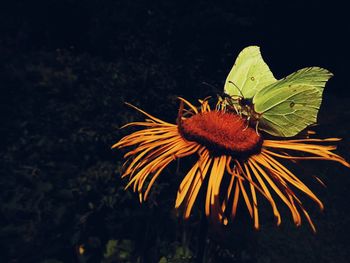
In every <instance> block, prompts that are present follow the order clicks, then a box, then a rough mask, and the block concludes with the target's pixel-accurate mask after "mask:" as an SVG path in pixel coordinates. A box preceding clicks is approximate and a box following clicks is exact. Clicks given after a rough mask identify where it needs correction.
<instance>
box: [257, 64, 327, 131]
mask: <svg viewBox="0 0 350 263" xmlns="http://www.w3.org/2000/svg"><path fill="white" fill-rule="evenodd" d="M330 77H332V73H330V72H329V71H328V70H325V69H322V68H318V67H311V68H304V69H301V70H299V71H297V72H295V73H293V74H291V75H289V76H287V77H286V78H284V79H281V80H279V81H277V82H275V83H273V84H271V85H268V86H267V87H265V88H263V89H261V90H260V91H259V92H257V93H256V94H255V96H254V98H253V104H254V110H255V111H256V112H257V113H258V114H260V115H261V116H260V119H259V123H260V124H259V128H260V129H261V130H264V131H266V132H267V133H269V134H271V135H275V136H283V137H291V136H294V135H296V134H298V133H299V132H301V131H302V130H303V129H305V128H306V127H307V126H309V125H311V124H314V123H316V120H317V114H318V110H319V108H320V105H321V102H322V94H323V88H324V86H325V84H326V82H327V80H328V79H329V78H330Z"/></svg>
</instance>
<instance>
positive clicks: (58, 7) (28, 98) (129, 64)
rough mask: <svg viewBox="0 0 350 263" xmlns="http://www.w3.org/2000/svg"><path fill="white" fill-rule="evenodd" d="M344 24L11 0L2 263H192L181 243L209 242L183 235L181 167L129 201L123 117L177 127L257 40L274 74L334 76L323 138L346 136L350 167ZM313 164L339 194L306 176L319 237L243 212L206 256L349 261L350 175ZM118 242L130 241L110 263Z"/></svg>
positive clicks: (306, 8) (299, 16)
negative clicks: (150, 117) (313, 70)
mask: <svg viewBox="0 0 350 263" xmlns="http://www.w3.org/2000/svg"><path fill="white" fill-rule="evenodd" d="M348 17H349V13H348V9H347V8H346V7H345V4H342V3H338V2H337V1H325V2H322V1H273V0H264V1H258V0H247V1H243V0H235V1H228V0H227V1H220V2H219V1H218V2H214V1H205V0H202V1H200V0H195V1H170V0H163V1H141V0H136V1H112V0H105V1H97V0H86V1H73V0H60V1H54V0H51V1H48V0H46V1H42V0H37V1H24V0H22V1H21V0H16V1H3V2H2V3H1V4H0V32H1V33H0V89H1V99H0V100H1V101H0V114H1V126H0V134H1V141H0V155H1V156H0V158H1V161H0V163H1V167H0V169H1V170H0V171H1V177H0V186H1V191H0V198H1V200H0V201H1V210H0V227H1V228H0V231H1V232H0V245H1V246H0V247H1V249H2V251H1V257H0V258H3V261H2V262H137V258H139V260H140V261H139V262H159V260H160V259H161V257H163V256H165V257H168V260H169V261H168V262H194V261H193V259H190V258H189V257H187V258H186V257H185V256H183V255H182V254H181V253H180V252H179V251H178V250H177V249H178V248H179V247H184V246H187V247H189V249H190V250H191V251H192V252H193V251H196V245H194V244H197V243H200V240H199V239H200V238H199V237H198V236H197V235H196V234H195V233H196V232H195V231H197V230H196V229H198V228H199V226H198V224H197V223H198V222H197V221H196V220H193V222H190V223H188V224H189V225H188V226H184V225H183V223H182V222H181V220H180V222H179V221H178V220H177V219H176V217H175V216H174V214H173V213H172V207H173V202H174V199H175V194H176V187H177V185H178V183H179V181H178V180H176V179H174V178H172V177H171V174H172V173H171V171H172V170H171V167H170V169H169V171H166V172H165V174H164V176H163V179H161V180H160V181H159V183H158V185H157V186H156V187H155V188H156V189H155V191H154V193H153V195H152V196H151V200H150V201H149V202H148V203H146V204H143V205H142V206H140V205H139V204H138V203H137V195H136V194H131V191H130V190H129V191H126V192H124V190H123V187H124V186H125V182H124V181H122V180H120V179H119V177H120V174H119V173H120V165H121V162H122V156H121V154H120V153H118V152H115V151H114V152H113V151H111V150H110V146H111V145H112V144H113V143H114V142H116V141H117V140H119V139H120V138H121V136H122V135H124V134H126V131H121V130H119V129H118V128H119V127H120V126H121V125H122V124H125V123H126V122H129V121H131V120H136V119H141V116H140V115H138V114H136V113H135V112H133V111H132V110H130V109H128V108H127V107H125V106H124V105H123V102H124V101H129V102H131V103H133V104H135V105H139V106H140V107H142V108H143V109H145V110H146V111H147V112H150V113H152V114H154V115H155V116H158V117H160V118H162V119H165V120H167V121H170V122H173V121H174V120H175V118H176V114H177V107H178V101H177V98H176V97H177V96H183V97H185V98H186V99H188V100H190V101H192V102H194V101H195V100H196V99H198V98H204V97H206V96H215V94H217V93H221V92H222V88H223V82H224V80H225V78H226V75H227V73H228V72H229V70H230V68H231V66H232V64H233V62H234V59H235V57H236V55H237V54H238V52H239V51H240V50H241V49H242V48H244V47H246V46H249V45H259V46H260V47H261V51H262V55H263V57H264V59H265V61H266V62H267V64H268V65H269V66H270V68H271V70H272V72H274V75H275V76H276V77H277V78H281V77H283V76H286V75H287V74H289V73H291V72H293V71H295V70H297V69H300V68H302V67H305V66H320V67H324V68H327V69H329V70H330V71H332V72H333V73H334V75H335V76H334V77H333V78H332V79H331V80H330V81H329V83H328V84H327V87H326V89H325V92H324V98H323V104H322V108H321V110H320V114H319V124H320V125H319V126H317V127H316V128H315V129H316V131H317V132H318V133H319V136H320V137H342V138H344V140H343V141H342V142H341V143H339V149H338V153H340V154H341V155H343V156H344V157H345V158H346V159H347V160H350V155H349V153H348V150H349V149H350V144H349V139H348V136H349V121H350V118H349V117H350V110H349V107H348V105H349V100H350V94H349V91H348V90H349V88H350V87H349V73H348V70H349V69H348V61H349V51H348V46H349V40H348V36H349V35H350V32H349V19H348ZM203 82H207V83H209V84H211V86H209V85H205V84H203ZM303 164H304V163H303ZM185 166H186V165H185ZM306 167H307V168H305V169H307V172H305V173H303V177H302V178H303V180H304V179H305V180H306V181H308V180H309V178H308V176H310V174H317V175H319V176H320V177H321V178H322V179H323V180H324V181H325V183H326V184H327V186H328V188H326V189H324V188H322V187H320V186H319V185H317V184H315V183H314V182H312V180H311V181H310V185H311V188H312V189H314V190H315V192H316V193H317V194H318V195H319V196H320V198H321V199H322V200H323V201H324V203H325V206H326V209H325V211H324V212H323V213H320V212H319V211H318V210H317V208H316V207H315V205H314V204H310V205H309V206H307V207H308V209H309V211H310V213H311V215H312V217H313V218H314V221H315V223H316V226H317V229H318V233H317V234H316V235H314V234H312V233H311V231H310V229H309V227H308V226H307V224H303V226H302V227H300V228H295V227H294V226H293V224H292V223H291V222H290V221H291V218H289V217H290V214H289V212H288V211H284V212H285V213H284V214H283V221H282V226H281V227H279V228H277V227H275V225H274V223H273V220H272V219H271V218H270V217H269V213H271V212H270V211H269V210H267V209H268V208H266V209H261V213H262V214H263V215H264V214H265V217H266V220H264V222H263V223H262V229H261V230H260V231H258V232H256V231H254V230H253V229H252V224H251V221H248V220H246V219H242V220H246V221H243V223H240V227H242V225H243V227H242V229H241V231H237V230H234V233H233V234H232V235H235V237H231V236H230V235H226V236H225V235H224V236H225V237H220V238H217V237H216V238H214V237H212V238H210V236H209V239H210V240H211V241H210V242H211V243H210V246H209V245H208V247H209V248H207V251H209V252H208V253H209V256H207V258H209V259H210V260H212V261H208V262H264V263H265V262H266V263H267V262H338V263H340V262H348V259H349V257H350V255H349V251H350V245H349V242H348V233H350V229H349V225H350V212H349V209H348V200H349V197H350V195H349V192H348V189H349V187H350V177H349V175H350V174H349V171H348V170H347V169H345V168H343V167H340V165H337V164H331V163H321V164H320V163H312V164H311V165H310V164H306ZM172 168H175V167H172ZM185 171H186V169H184V171H183V172H185ZM306 204H307V205H308V204H309V203H308V202H307V201H306ZM200 208H201V207H198V209H199V210H200ZM263 217H264V216H263ZM304 223H305V222H304ZM187 228H188V229H189V230H186V229H187ZM184 229H185V230H184ZM243 229H244V230H243ZM186 231H189V233H192V235H189V236H190V237H188V238H187V241H182V242H181V240H182V239H181V237H183V235H182V233H183V232H186ZM191 231H192V232H191ZM186 233H187V232H186ZM213 236H215V234H213ZM240 237H242V238H240ZM218 239H219V240H218ZM231 239H233V240H231ZM108 240H117V241H118V242H119V243H118V244H119V247H118V250H117V252H115V253H114V254H113V255H112V256H111V257H106V256H105V257H104V256H103V253H104V251H105V247H106V244H107V243H108ZM81 244H84V247H85V249H86V252H85V254H84V255H83V256H79V255H78V254H77V253H76V249H77V247H78V246H79V245H81ZM120 244H121V245H120ZM122 252H123V253H124V254H123V255H124V257H123V255H121V253H122ZM193 253H194V252H193ZM179 255H182V256H181V257H182V259H177V258H176V257H179ZM181 257H180V258H181ZM55 260H56V261H55ZM171 260H173V261H171ZM176 260H179V261H176ZM186 260H187V261H186Z"/></svg>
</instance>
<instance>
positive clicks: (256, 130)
mask: <svg viewBox="0 0 350 263" xmlns="http://www.w3.org/2000/svg"><path fill="white" fill-rule="evenodd" d="M258 126H259V121H256V123H255V132H256V134H257V135H258V136H260V133H259V131H258Z"/></svg>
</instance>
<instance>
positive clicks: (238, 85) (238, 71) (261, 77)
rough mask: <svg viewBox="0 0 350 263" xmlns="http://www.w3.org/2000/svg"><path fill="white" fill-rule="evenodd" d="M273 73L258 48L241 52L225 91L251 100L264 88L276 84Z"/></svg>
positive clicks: (226, 83) (226, 82)
mask: <svg viewBox="0 0 350 263" xmlns="http://www.w3.org/2000/svg"><path fill="white" fill-rule="evenodd" d="M275 81H276V79H275V78H274V76H273V74H272V72H271V71H270V69H269V67H268V66H267V64H266V63H265V61H264V60H263V58H262V56H261V54H260V48H259V47H258V46H249V47H247V48H245V49H243V50H242V51H241V53H240V54H239V55H238V57H237V59H236V61H235V64H234V65H233V67H232V69H231V71H230V73H229V74H228V76H227V78H226V81H225V86H224V91H225V93H226V94H228V95H230V96H243V97H244V98H245V99H251V98H253V97H254V95H255V94H256V93H257V92H258V91H259V90H260V89H262V88H264V87H266V86H268V85H269V84H271V83H273V82H275Z"/></svg>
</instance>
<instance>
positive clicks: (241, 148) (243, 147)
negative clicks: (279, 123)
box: [179, 111, 263, 158]
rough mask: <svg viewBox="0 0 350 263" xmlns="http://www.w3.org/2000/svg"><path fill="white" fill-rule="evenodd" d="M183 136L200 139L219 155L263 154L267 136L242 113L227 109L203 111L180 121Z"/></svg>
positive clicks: (188, 138)
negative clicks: (230, 111) (256, 128)
mask: <svg viewBox="0 0 350 263" xmlns="http://www.w3.org/2000/svg"><path fill="white" fill-rule="evenodd" d="M179 131H180V133H181V135H182V136H183V137H184V138H185V139H186V140H188V141H196V142H198V143H199V144H202V145H204V146H206V147H207V148H208V149H209V150H210V151H211V152H213V153H215V154H229V155H233V156H235V157H236V158H245V157H248V156H250V155H252V154H256V153H259V152H260V150H261V145H262V142H263V139H262V137H261V136H259V135H258V134H257V133H256V131H255V129H253V128H251V127H249V126H248V127H247V121H246V120H244V119H242V118H241V117H240V116H238V115H236V114H232V113H228V112H224V111H209V112H202V113H198V114H196V115H193V116H192V117H190V118H188V119H186V120H182V121H181V123H179Z"/></svg>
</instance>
